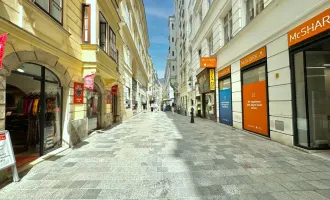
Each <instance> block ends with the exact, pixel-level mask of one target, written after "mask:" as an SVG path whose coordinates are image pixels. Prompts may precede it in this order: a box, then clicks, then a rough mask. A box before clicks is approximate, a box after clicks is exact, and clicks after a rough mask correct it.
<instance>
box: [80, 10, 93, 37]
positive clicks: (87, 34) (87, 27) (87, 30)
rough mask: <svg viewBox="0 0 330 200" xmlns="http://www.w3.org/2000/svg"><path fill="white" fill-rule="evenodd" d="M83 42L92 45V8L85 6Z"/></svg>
mask: <svg viewBox="0 0 330 200" xmlns="http://www.w3.org/2000/svg"><path fill="white" fill-rule="evenodd" d="M83 15H84V16H83V34H82V35H83V37H82V38H83V42H84V43H90V40H91V30H90V25H91V6H90V5H87V4H83Z"/></svg>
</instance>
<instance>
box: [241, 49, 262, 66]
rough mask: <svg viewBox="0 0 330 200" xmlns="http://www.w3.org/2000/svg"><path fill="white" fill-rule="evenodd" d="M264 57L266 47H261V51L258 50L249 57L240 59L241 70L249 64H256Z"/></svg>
mask: <svg viewBox="0 0 330 200" xmlns="http://www.w3.org/2000/svg"><path fill="white" fill-rule="evenodd" d="M266 57H267V50H266V47H262V48H261V49H258V50H257V51H255V52H253V53H251V54H250V55H248V56H246V57H244V58H242V59H241V68H243V67H246V66H248V65H249V64H252V63H254V62H257V61H258V60H261V59H263V58H266Z"/></svg>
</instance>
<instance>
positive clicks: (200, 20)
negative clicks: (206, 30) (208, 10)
mask: <svg viewBox="0 0 330 200" xmlns="http://www.w3.org/2000/svg"><path fill="white" fill-rule="evenodd" d="M198 17H199V24H200V25H202V22H203V13H202V9H201V10H200V11H199V13H198Z"/></svg>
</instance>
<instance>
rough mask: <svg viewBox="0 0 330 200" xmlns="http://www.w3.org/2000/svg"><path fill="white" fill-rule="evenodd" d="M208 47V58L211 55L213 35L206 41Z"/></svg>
mask: <svg viewBox="0 0 330 200" xmlns="http://www.w3.org/2000/svg"><path fill="white" fill-rule="evenodd" d="M207 43H208V47H209V56H211V55H212V54H213V34H211V35H210V37H209V38H208V39H207Z"/></svg>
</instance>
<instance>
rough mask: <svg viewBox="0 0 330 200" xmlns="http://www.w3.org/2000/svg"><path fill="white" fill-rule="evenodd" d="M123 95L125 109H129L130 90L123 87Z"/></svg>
mask: <svg viewBox="0 0 330 200" xmlns="http://www.w3.org/2000/svg"><path fill="white" fill-rule="evenodd" d="M124 95H125V102H124V103H125V108H126V109H128V108H131V100H130V96H131V89H130V88H129V87H127V86H126V87H125V89H124Z"/></svg>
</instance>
